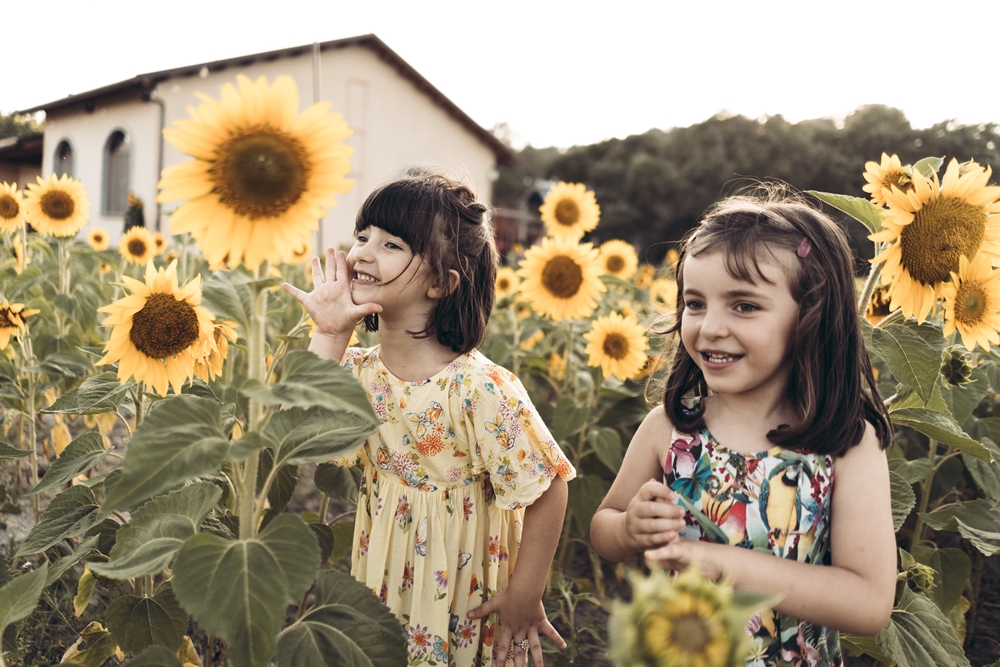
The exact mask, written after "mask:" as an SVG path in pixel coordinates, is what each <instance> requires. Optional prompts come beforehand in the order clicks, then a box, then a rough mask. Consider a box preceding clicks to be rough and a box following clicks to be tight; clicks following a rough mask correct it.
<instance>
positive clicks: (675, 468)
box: [663, 429, 843, 667]
mask: <svg viewBox="0 0 1000 667" xmlns="http://www.w3.org/2000/svg"><path fill="white" fill-rule="evenodd" d="M671 440H672V443H671V446H670V451H669V453H668V454H667V458H666V461H664V463H663V482H664V484H666V485H667V486H669V487H670V488H672V489H673V490H674V491H676V492H677V493H678V495H679V496H683V498H681V499H680V502H681V504H682V505H683V506H685V507H686V508H687V509H686V511H685V517H684V518H685V521H686V522H687V527H686V528H684V530H682V531H681V535H682V536H683V537H687V538H690V539H695V540H703V541H706V542H716V543H722V544H730V545H733V546H738V547H743V548H746V549H754V550H756V551H763V552H768V553H772V554H774V555H775V556H778V557H779V558H790V559H794V560H798V561H800V562H803V563H814V564H820V565H829V564H830V549H829V547H830V503H831V501H832V492H833V476H834V470H833V457H831V456H821V455H816V454H811V453H806V452H800V451H796V450H790V449H783V448H781V447H772V448H771V449H769V450H768V451H766V452H761V453H757V454H739V453H737V452H732V451H729V450H728V449H726V448H725V447H723V446H722V445H720V444H719V443H718V442H717V441H716V440H715V439H714V438H713V437H712V435H711V434H710V433H709V432H708V429H702V430H701V431H700V432H699V433H696V434H693V435H692V434H687V433H681V432H679V431H677V430H676V429H675V430H674V432H673V436H672V437H671ZM746 633H747V635H748V636H749V637H751V639H752V640H753V644H754V650H753V651H752V653H751V654H750V655H749V657H748V658H747V661H746V666H747V667H799V666H801V667H834V666H840V665H843V662H842V658H841V650H840V636H839V634H838V632H837V631H836V630H832V629H830V628H826V627H822V626H817V625H814V624H812V623H806V622H803V621H799V620H797V619H794V618H791V617H789V616H785V615H783V614H778V613H776V612H774V611H771V610H768V611H765V612H762V613H760V614H756V615H755V616H753V617H752V618H751V619H750V622H749V623H748V624H747V627H746Z"/></svg>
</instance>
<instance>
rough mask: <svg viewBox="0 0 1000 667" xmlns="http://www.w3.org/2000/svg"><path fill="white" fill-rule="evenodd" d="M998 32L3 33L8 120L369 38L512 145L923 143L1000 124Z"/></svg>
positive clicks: (470, 8)
mask: <svg viewBox="0 0 1000 667" xmlns="http://www.w3.org/2000/svg"><path fill="white" fill-rule="evenodd" d="M38 11H42V10H38ZM8 16H9V13H8ZM997 19H1000V3H998V2H995V0H964V1H963V2H962V3H959V4H954V3H953V4H950V5H948V4H945V3H934V4H931V3H928V2H920V1H919V0H918V2H915V3H909V4H900V3H896V2H883V1H881V0H865V1H858V0H840V1H838V2H822V3H821V2H811V1H809V0H805V1H803V0H797V1H795V2H786V1H784V0H759V1H758V2H748V1H747V0H740V1H731V0H715V1H713V2H702V3H694V2H690V1H685V2H679V1H677V2H675V1H673V0H659V1H653V0H647V1H646V2H636V1H634V0H616V1H615V2H601V3H597V2H586V1H580V0H577V1H575V2H562V1H556V0H552V1H547V0H534V1H531V2H528V1H524V0H500V1H499V2H497V1H495V0H494V1H493V2H480V1H478V0H461V1H451V0H422V1H420V2H415V1H414V0H408V1H405V2H404V1H396V0H392V1H379V0H363V1H360V2H352V3H347V2H342V1H341V0H280V1H278V2H273V1H268V2H262V1H261V0H241V1H239V2H228V1H215V0H170V2H135V1H134V0H129V1H128V2H123V1H117V0H88V2H79V0H72V1H66V0H50V2H48V3H46V4H45V8H44V16H41V15H40V14H36V13H33V14H31V15H25V17H24V18H23V19H22V21H21V22H20V24H19V26H18V27H14V26H13V25H12V24H11V23H7V25H6V28H5V29H4V35H3V39H2V40H0V62H3V63H4V64H5V67H4V70H5V76H4V78H3V82H2V83H0V112H3V113H10V112H12V111H16V110H20V109H26V108H30V107H33V106H36V105H40V104H43V103H46V102H50V101H53V100H56V99H59V98H61V97H64V96H66V95H67V94H70V93H74V94H75V93H80V92H85V91H88V90H91V89H93V88H98V87H100V86H104V85H108V84H111V83H115V82H117V81H121V80H124V79H128V78H131V77H133V76H135V75H137V74H141V73H145V72H153V71H157V70H162V69H171V68H174V67H181V66H184V65H191V64H196V63H201V62H209V61H212V60H219V59H223V58H230V57H235V56H240V55H247V54H252V53H259V52H262V51H269V50H273V49H280V48H285V47H291V46H298V45H302V44H310V43H312V42H316V41H328V40H332V39H339V38H343V37H350V36H353V35H360V34H366V33H375V34H376V35H378V37H379V38H380V39H382V41H383V42H385V43H386V44H387V45H388V46H389V48H391V49H393V50H394V51H395V52H396V53H398V54H399V55H400V56H402V57H403V59H405V60H406V61H407V62H409V63H410V64H411V65H412V66H413V67H414V68H416V70H417V71H419V72H420V73H421V74H423V76H424V77H425V78H427V79H428V80H429V81H430V82H431V83H432V84H433V85H434V86H435V87H437V88H438V89H439V90H440V91H441V92H443V93H444V94H445V95H446V96H448V97H449V98H450V99H451V100H452V101H453V102H455V103H456V104H457V105H458V106H459V107H460V108H461V109H462V110H464V111H465V112H466V113H467V114H469V116H471V117H472V118H473V119H474V120H475V121H476V122H478V123H479V124H480V125H482V126H483V127H485V128H487V129H489V128H491V127H493V126H494V125H495V124H497V123H507V125H508V127H509V128H510V132H511V139H512V140H513V143H514V145H515V147H517V148H520V147H521V146H523V145H525V144H531V145H533V146H538V147H541V146H559V147H562V148H568V147H570V146H573V145H580V144H590V143H594V142H598V141H601V140H604V139H608V138H612V137H626V136H628V135H631V134H640V133H642V132H645V131H647V130H649V129H651V128H661V129H669V128H671V127H683V126H687V125H691V124H694V123H698V122H701V121H704V120H706V119H708V118H710V117H712V116H714V115H715V114H718V113H720V112H725V113H730V114H742V115H744V116H748V117H751V118H758V117H761V116H764V115H775V114H781V115H782V116H784V117H785V118H786V119H787V120H789V121H792V122H798V121H801V120H806V119H810V118H820V117H831V118H834V119H843V118H844V117H846V116H847V115H848V114H850V113H851V112H852V111H853V110H854V109H856V108H857V107H859V106H862V105H864V104H886V105H889V106H893V107H896V108H898V109H901V110H902V111H903V112H904V113H905V114H906V116H907V118H909V120H910V122H911V123H912V124H913V126H914V127H918V128H920V127H927V126H930V125H933V124H935V123H937V122H941V121H944V120H955V121H957V122H959V123H963V124H979V123H985V122H997V121H1000V105H998V104H997V98H995V97H993V95H994V94H995V93H990V92H989V90H990V89H991V81H992V79H993V75H992V74H991V73H990V71H989V70H987V69H985V68H983V67H980V65H985V64H986V63H989V62H992V60H993V59H992V57H991V56H992V52H991V44H992V39H991V38H990V36H989V33H988V27H989V26H995V25H997ZM5 22H6V21H5ZM980 28H984V29H983V30H982V31H981V30H980ZM977 33H978V34H981V35H982V39H981V40H979V41H977V40H976V39H974V38H972V39H970V38H969V36H970V35H973V36H974V35H976V34H977Z"/></svg>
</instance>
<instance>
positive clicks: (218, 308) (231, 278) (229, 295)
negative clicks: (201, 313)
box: [201, 271, 253, 331]
mask: <svg viewBox="0 0 1000 667" xmlns="http://www.w3.org/2000/svg"><path fill="white" fill-rule="evenodd" d="M238 275H239V274H238V272H236V271H216V272H215V273H213V274H212V277H211V278H209V279H208V280H206V281H205V284H204V286H203V287H202V288H201V305H203V306H205V307H206V308H208V309H209V310H210V311H212V313H213V314H214V315H215V317H216V319H220V320H232V321H233V322H236V323H237V324H238V325H240V329H242V330H243V331H250V312H251V310H252V303H251V300H252V298H253V297H252V295H251V294H250V290H249V289H247V288H246V286H245V285H240V284H238V283H237V280H236V277H237V276H238Z"/></svg>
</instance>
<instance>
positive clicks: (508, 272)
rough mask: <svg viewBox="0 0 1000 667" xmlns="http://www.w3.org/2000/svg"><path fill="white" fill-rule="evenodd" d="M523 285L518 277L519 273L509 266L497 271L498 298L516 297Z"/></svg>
mask: <svg viewBox="0 0 1000 667" xmlns="http://www.w3.org/2000/svg"><path fill="white" fill-rule="evenodd" d="M520 285H521V279H520V278H518V277H517V271H515V270H514V269H512V268H510V267H509V266H504V267H501V268H500V269H499V270H497V280H496V289H497V298H498V299H499V298H502V297H505V296H514V295H515V294H517V290H518V288H519V287H520Z"/></svg>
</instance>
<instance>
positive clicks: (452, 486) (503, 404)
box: [342, 347, 576, 667]
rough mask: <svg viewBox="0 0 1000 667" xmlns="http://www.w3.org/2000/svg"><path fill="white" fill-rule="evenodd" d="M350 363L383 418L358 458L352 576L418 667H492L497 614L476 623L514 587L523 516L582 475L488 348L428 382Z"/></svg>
mask: <svg viewBox="0 0 1000 667" xmlns="http://www.w3.org/2000/svg"><path fill="white" fill-rule="evenodd" d="M342 364H343V366H344V367H345V368H347V369H348V370H350V371H351V372H352V373H353V374H354V375H355V377H357V378H358V379H359V380H360V382H361V384H362V386H364V387H365V389H366V390H367V391H368V394H369V396H370V398H371V402H372V406H373V407H374V409H375V413H376V414H377V415H378V416H379V417H380V418H382V420H383V422H382V424H381V425H380V426H379V427H378V429H377V430H376V431H375V433H373V434H372V435H371V436H369V438H368V440H367V442H366V443H365V444H364V446H363V447H362V450H361V452H360V458H361V464H362V466H363V468H364V475H363V477H362V481H361V488H360V491H359V494H358V510H357V517H356V520H355V524H354V549H353V559H352V563H353V565H352V574H353V575H354V576H355V577H356V578H357V579H358V580H359V581H361V582H362V583H364V584H366V585H367V586H368V587H369V588H370V589H371V590H372V591H373V592H374V593H375V594H376V595H378V596H379V597H380V598H381V600H382V602H383V603H384V604H386V605H387V606H388V607H389V608H390V609H391V610H392V612H393V613H394V614H395V615H396V617H397V618H398V619H399V621H400V622H401V623H402V625H403V629H404V631H405V632H406V636H407V650H408V652H409V662H408V664H409V665H457V666H459V667H466V666H469V665H492V664H493V655H494V650H495V648H496V647H495V646H494V638H497V639H498V638H499V636H498V635H497V634H496V615H495V614H492V615H490V616H489V617H487V618H485V619H480V620H468V619H467V618H466V614H467V613H468V612H469V611H470V610H471V609H474V608H475V607H478V606H479V605H480V604H482V603H483V602H484V601H485V600H486V599H487V598H489V597H491V596H493V595H494V594H495V593H496V592H497V591H500V590H503V589H504V588H506V587H507V582H508V580H509V578H510V575H511V574H512V572H513V568H514V565H515V562H516V561H517V551H518V542H519V540H520V537H521V524H522V521H523V518H524V509H523V508H524V507H526V506H527V505H530V504H531V503H532V502H533V501H534V500H536V499H537V498H538V497H539V496H541V495H542V493H543V492H544V491H545V490H546V489H547V488H548V487H549V484H550V483H551V482H552V479H553V478H554V477H555V476H556V475H559V476H561V477H562V478H563V479H566V480H569V479H572V478H573V477H574V475H575V474H576V471H575V470H574V469H573V466H572V465H570V463H569V461H567V459H566V457H565V456H564V455H563V453H562V451H561V450H560V449H559V446H558V445H557V444H556V443H555V441H554V440H553V439H552V436H551V435H550V434H549V431H548V429H546V427H545V424H543V423H542V421H541V419H540V418H539V417H538V413H537V412H536V411H535V408H534V406H533V405H532V404H531V401H530V400H529V398H528V394H527V392H526V391H525V389H524V387H523V386H522V385H521V382H520V381H519V380H518V379H517V378H516V377H515V376H514V374H513V373H511V372H510V371H508V370H506V369H505V368H503V367H501V366H497V365H495V364H494V363H493V362H491V361H490V360H489V359H487V358H486V357H485V356H483V355H482V354H481V353H480V352H478V351H473V352H470V353H468V354H464V355H461V356H460V357H458V358H456V359H455V360H454V361H453V362H451V363H450V364H448V366H446V367H445V368H444V369H442V370H441V371H440V372H438V373H437V374H436V375H434V376H433V377H431V378H428V379H426V380H422V381H420V382H407V381H404V380H400V379H398V378H397V377H395V376H394V375H392V373H390V372H389V370H388V369H387V368H386V367H385V366H384V365H383V364H382V361H381V359H380V358H379V348H378V347H374V348H370V349H361V348H348V350H347V353H346V354H345V356H344V360H343V362H342ZM511 655H513V652H512V653H511Z"/></svg>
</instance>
